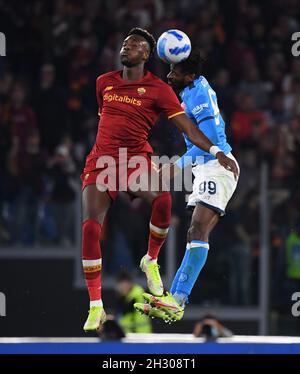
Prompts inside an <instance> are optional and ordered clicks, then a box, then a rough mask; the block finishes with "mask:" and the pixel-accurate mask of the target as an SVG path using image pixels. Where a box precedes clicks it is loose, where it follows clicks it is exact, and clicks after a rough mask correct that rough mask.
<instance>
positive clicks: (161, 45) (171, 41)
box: [156, 29, 192, 64]
mask: <svg viewBox="0 0 300 374" xmlns="http://www.w3.org/2000/svg"><path fill="white" fill-rule="evenodd" d="M156 47H157V54H158V57H159V58H161V59H162V60H163V61H164V62H166V63H168V64H178V63H179V62H182V61H184V60H186V59H187V58H188V57H189V55H190V53H191V49H192V46H191V41H190V39H189V37H188V36H187V35H186V34H185V33H184V32H183V31H180V30H176V29H173V30H168V31H165V32H164V33H163V34H161V36H160V37H159V38H158V41H157V46H156Z"/></svg>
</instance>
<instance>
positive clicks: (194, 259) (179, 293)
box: [173, 240, 209, 305]
mask: <svg viewBox="0 0 300 374" xmlns="http://www.w3.org/2000/svg"><path fill="white" fill-rule="evenodd" d="M208 250H209V244H208V243H206V242H203V241H200V240H192V241H191V243H190V250H189V256H188V258H187V260H186V262H185V264H183V266H181V267H180V269H179V270H178V271H179V274H178V281H177V285H176V290H175V292H174V294H173V296H174V298H175V300H176V301H177V302H178V303H179V304H181V305H184V303H186V302H187V301H188V297H189V295H190V294H191V292H192V289H193V287H194V284H195V283H196V280H197V278H198V276H199V274H200V271H201V270H202V268H203V266H204V265H205V262H206V259H207V255H208ZM176 276H177V274H176ZM173 291H174V290H173Z"/></svg>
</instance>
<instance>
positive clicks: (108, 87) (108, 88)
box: [104, 86, 113, 92]
mask: <svg viewBox="0 0 300 374" xmlns="http://www.w3.org/2000/svg"><path fill="white" fill-rule="evenodd" d="M112 89H113V86H106V87H105V88H104V92H105V91H110V90H112Z"/></svg>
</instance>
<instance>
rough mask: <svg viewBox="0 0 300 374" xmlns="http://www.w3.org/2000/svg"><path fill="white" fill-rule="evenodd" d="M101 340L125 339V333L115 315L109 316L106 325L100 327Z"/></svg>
mask: <svg viewBox="0 0 300 374" xmlns="http://www.w3.org/2000/svg"><path fill="white" fill-rule="evenodd" d="M98 334H99V338H100V339H101V340H103V341H105V340H121V339H122V338H125V333H124V331H123V329H122V328H121V326H120V324H119V323H118V322H117V321H116V319H115V317H114V315H112V314H108V315H107V316H106V321H105V323H104V324H101V325H100V330H99V332H98Z"/></svg>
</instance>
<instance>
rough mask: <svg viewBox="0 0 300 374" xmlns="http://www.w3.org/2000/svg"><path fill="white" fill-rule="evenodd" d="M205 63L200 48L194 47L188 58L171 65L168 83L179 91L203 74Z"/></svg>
mask: <svg viewBox="0 0 300 374" xmlns="http://www.w3.org/2000/svg"><path fill="white" fill-rule="evenodd" d="M203 63H204V60H203V59H202V57H201V53H200V50H199V49H198V48H193V49H192V51H191V54H190V55H189V57H188V58H187V59H186V60H184V61H183V62H179V63H178V64H176V65H173V64H172V65H170V72H169V74H168V83H169V84H170V85H171V86H172V87H173V88H174V89H175V90H177V91H181V90H183V89H184V88H185V87H186V86H189V85H190V84H191V83H192V82H193V81H194V80H195V79H197V78H198V77H199V76H200V75H201V73H202V70H203Z"/></svg>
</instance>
